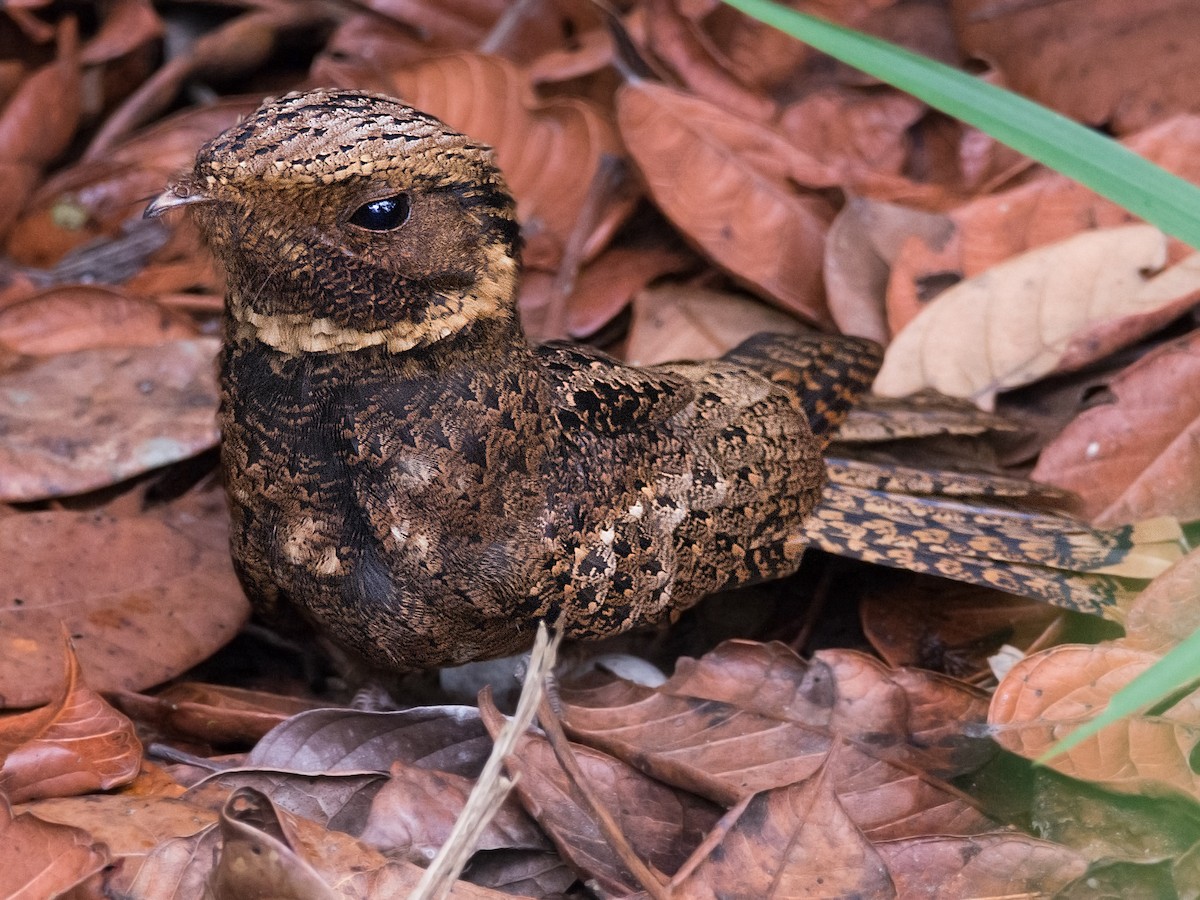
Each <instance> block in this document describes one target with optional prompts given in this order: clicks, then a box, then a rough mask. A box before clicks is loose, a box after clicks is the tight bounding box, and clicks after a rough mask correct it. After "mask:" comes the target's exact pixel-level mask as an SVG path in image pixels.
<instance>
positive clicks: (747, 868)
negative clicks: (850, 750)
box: [672, 751, 897, 900]
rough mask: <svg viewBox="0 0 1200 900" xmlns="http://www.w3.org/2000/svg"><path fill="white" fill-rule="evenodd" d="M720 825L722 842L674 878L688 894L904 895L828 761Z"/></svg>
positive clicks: (675, 884) (758, 797) (776, 898)
mask: <svg viewBox="0 0 1200 900" xmlns="http://www.w3.org/2000/svg"><path fill="white" fill-rule="evenodd" d="M835 752H836V751H835ZM719 828H720V830H721V831H724V834H723V835H722V837H721V841H720V843H719V844H716V846H715V847H712V848H711V851H710V853H709V854H707V855H706V856H705V857H704V858H702V859H701V860H700V861H699V863H698V864H697V865H696V866H695V868H694V869H690V871H687V872H686V874H685V875H684V877H682V878H679V877H678V876H677V878H676V880H675V881H674V882H673V883H672V886H673V887H675V888H676V889H677V890H678V891H679V893H680V894H681V895H682V896H686V897H697V898H700V897H706V898H707V897H712V898H718V897H733V896H741V897H763V898H774V900H783V898H800V897H863V898H868V897H869V898H887V897H894V896H897V895H896V892H895V890H894V889H893V886H892V880H891V878H890V877H889V876H888V871H887V866H886V865H885V863H884V861H883V859H881V858H880V856H879V854H878V853H877V852H876V851H875V850H874V848H873V847H872V846H871V844H870V842H869V841H868V840H867V839H866V838H865V837H864V836H863V834H862V832H861V831H859V830H858V828H856V827H855V825H854V822H853V821H851V819H850V817H849V816H848V815H846V811H845V810H844V809H842V805H841V803H840V802H839V800H838V796H837V793H836V792H835V790H834V786H833V777H832V776H831V775H830V772H829V768H828V767H827V766H824V765H823V766H821V767H820V768H819V769H818V770H817V771H816V773H815V774H814V775H813V776H812V777H811V778H809V779H808V780H807V781H805V782H804V783H802V784H797V785H792V786H791V787H786V788H778V789H776V790H773V791H766V792H764V793H761V794H758V795H756V796H754V797H752V798H750V799H749V801H748V802H747V803H746V804H745V805H744V806H743V807H739V808H737V809H735V810H734V811H733V812H731V813H730V815H729V816H728V817H726V819H724V820H722V822H721V825H720V826H719ZM706 844H707V842H706ZM706 849H707V847H706Z"/></svg>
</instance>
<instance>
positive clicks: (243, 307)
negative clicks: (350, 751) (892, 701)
mask: <svg viewBox="0 0 1200 900" xmlns="http://www.w3.org/2000/svg"><path fill="white" fill-rule="evenodd" d="M184 204H188V205H191V206H192V209H193V214H194V216H195V221H196V222H197V224H198V225H199V227H200V230H201V232H202V233H203V235H204V238H205V239H206V241H207V243H208V245H209V246H210V247H211V248H212V250H213V251H214V253H215V254H216V256H217V257H218V258H219V259H220V261H221V262H222V263H223V265H224V268H225V270H226V273H227V279H228V295H227V304H226V316H225V324H224V329H225V341H224V350H223V353H222V357H221V362H220V368H221V385H222V405H221V426H222V431H223V441H222V461H223V463H224V466H225V469H226V473H227V479H228V492H229V498H230V502H231V507H232V513H233V537H232V546H233V555H234V559H235V563H236V566H237V568H238V571H239V573H240V575H241V577H242V579H243V582H244V583H245V585H246V586H247V588H248V589H249V591H250V593H251V595H252V596H255V597H256V598H258V600H259V601H260V603H265V604H267V605H269V606H271V605H275V604H277V603H278V602H279V601H287V602H290V603H293V604H296V605H298V606H299V607H300V608H302V609H303V610H305V611H307V613H308V614H309V615H310V616H311V617H312V618H313V619H315V620H316V622H317V623H318V625H319V627H321V628H322V629H323V630H325V631H327V632H328V633H330V634H331V635H332V636H333V637H335V638H336V639H337V640H339V641H340V642H341V643H343V644H345V645H347V646H348V647H350V648H352V649H354V650H356V651H358V652H359V653H361V654H363V655H364V656H366V657H367V658H368V659H369V660H371V661H373V662H374V663H376V664H380V665H383V666H385V667H389V668H392V669H401V670H403V669H413V668H422V667H430V666H436V665H447V664H455V663H462V662H466V661H469V660H474V659H480V658H484V657H489V656H496V655H501V654H506V653H511V652H515V651H518V650H521V649H523V648H525V647H526V646H528V644H529V643H530V641H531V640H532V637H533V634H534V631H535V629H536V623H537V621H538V620H539V619H545V620H547V621H548V623H549V624H552V625H555V626H557V627H559V628H561V629H563V630H565V632H566V633H567V635H569V636H573V637H577V638H600V637H604V636H607V635H611V634H615V633H617V632H620V631H623V630H625V629H628V628H631V627H634V626H639V625H646V624H651V623H655V622H660V621H663V620H664V619H668V618H669V617H670V616H671V615H672V614H674V613H678V612H679V611H681V610H683V609H685V608H686V607H688V606H690V605H691V604H693V603H694V602H696V601H697V600H699V599H700V597H701V596H703V595H704V594H707V593H710V592H712V591H716V590H723V589H726V588H730V587H733V586H737V585H743V584H748V583H750V582H754V581H759V580H762V579H769V578H778V577H780V576H783V575H786V574H789V573H791V572H792V571H794V570H795V569H796V568H797V566H798V565H799V561H800V555H801V551H802V550H803V547H804V544H805V538H804V537H803V535H802V533H801V532H800V530H799V525H800V523H801V520H802V519H803V518H804V517H805V515H806V514H807V513H808V512H809V511H810V510H811V509H812V507H813V506H814V505H815V504H816V503H817V501H818V499H819V498H820V495H821V488H822V485H823V483H824V463H823V461H822V458H821V449H822V447H823V446H824V443H825V441H826V438H827V435H828V434H829V432H830V430H831V429H832V428H833V427H834V426H835V425H836V424H837V423H838V422H839V421H840V420H841V419H842V418H843V417H844V415H845V412H846V411H847V409H848V408H849V406H850V405H851V404H852V403H853V401H854V399H855V398H856V396H857V395H859V394H860V393H862V392H863V391H864V390H865V389H866V388H867V386H868V384H869V383H870V380H871V378H872V376H873V374H874V372H875V370H876V368H877V366H878V362H879V354H878V350H877V348H876V347H875V345H873V344H871V343H869V342H866V341H861V340H856V339H852V338H831V337H808V338H795V337H784V336H780V335H759V336H756V337H754V338H751V339H750V340H748V341H746V342H745V343H743V344H741V345H740V346H739V347H737V348H736V349H735V350H733V351H732V352H730V353H728V354H727V355H725V356H724V357H722V358H721V359H719V360H716V361H710V362H681V363H674V364H668V365H660V366H655V367H652V368H635V367H631V366H627V365H623V364H622V363H620V362H618V361H617V360H615V359H613V358H611V357H609V356H606V355H605V354H603V353H600V352H598V351H595V350H591V349H587V348H584V347H579V346H572V345H568V344H561V343H552V344H546V345H543V346H538V347H533V346H530V344H529V343H528V342H527V340H526V338H525V336H524V334H523V332H522V330H521V326H520V324H519V322H518V318H517V309H516V293H517V277H518V254H519V250H518V245H519V235H518V226H517V221H516V215H515V207H514V201H513V199H512V197H511V196H510V194H509V192H508V190H507V188H506V186H505V183H504V180H503V178H502V176H501V174H500V172H499V171H498V170H497V169H496V167H495V165H494V163H493V161H492V154H491V151H490V150H489V149H488V148H487V147H485V146H483V145H481V144H479V143H477V142H475V141H473V140H471V139H470V138H468V137H465V136H463V135H461V134H457V133H455V132H454V131H452V130H450V129H449V128H447V127H446V126H445V125H444V124H442V123H441V122H439V121H438V120H437V119H434V118H432V117H431V116H428V115H425V114H424V113H421V112H418V111H416V110H414V109H411V108H409V107H407V106H403V105H401V104H400V103H399V102H397V101H395V100H392V99H389V98H387V97H383V96H378V95H372V94H365V93H360V92H354V91H334V90H316V91H310V92H306V93H297V94H290V95H288V96H286V97H283V98H282V99H278V100H271V101H268V102H266V103H264V104H263V106H262V107H260V108H259V110H258V111H257V112H255V113H254V114H253V115H251V116H250V117H249V118H248V119H247V120H246V121H244V122H242V123H241V124H239V125H237V126H235V127H233V128H231V129H230V130H228V131H226V132H225V133H224V134H222V135H220V136H219V137H217V138H216V139H214V140H213V141H211V142H210V143H208V144H207V145H206V146H204V147H203V148H202V149H201V150H200V152H199V154H198V156H197V159H196V164H195V168H194V170H193V171H192V173H191V174H190V175H187V176H184V177H182V178H180V179H179V180H178V181H176V183H175V184H174V185H173V186H172V187H171V188H169V189H168V190H167V191H166V192H165V193H164V194H163V195H161V196H160V197H159V198H158V199H157V200H156V201H155V202H154V203H153V204H151V206H150V207H149V208H148V210H147V215H151V216H153V215H157V214H159V213H161V212H162V211H163V210H165V209H168V208H171V207H174V206H179V205H184Z"/></svg>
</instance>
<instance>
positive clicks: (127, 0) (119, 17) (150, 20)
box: [79, 0, 163, 66]
mask: <svg viewBox="0 0 1200 900" xmlns="http://www.w3.org/2000/svg"><path fill="white" fill-rule="evenodd" d="M103 15H104V20H103V21H102V22H101V24H100V28H99V30H98V31H97V32H96V33H95V34H94V35H92V37H91V38H90V39H89V40H88V41H87V42H86V43H85V44H84V45H83V50H82V51H81V52H80V54H79V57H80V62H81V63H82V64H83V65H84V66H98V65H101V64H102V63H107V62H111V61H112V60H115V59H119V58H120V57H122V56H125V55H126V54H128V53H132V52H133V51H134V50H136V49H138V48H139V47H141V46H143V45H145V44H148V43H150V42H151V41H153V40H156V39H157V38H159V37H161V36H162V33H163V22H162V19H160V18H159V17H158V13H156V12H155V11H154V7H152V6H151V5H150V3H149V0H116V2H114V3H112V4H110V5H108V8H107V9H106V10H103Z"/></svg>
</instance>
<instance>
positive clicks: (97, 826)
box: [23, 792, 217, 865]
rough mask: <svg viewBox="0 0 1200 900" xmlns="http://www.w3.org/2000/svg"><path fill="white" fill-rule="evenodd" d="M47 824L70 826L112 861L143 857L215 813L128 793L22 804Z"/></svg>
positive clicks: (194, 830) (205, 824)
mask: <svg viewBox="0 0 1200 900" xmlns="http://www.w3.org/2000/svg"><path fill="white" fill-rule="evenodd" d="M23 808H24V809H25V810H26V811H28V812H31V813H33V814H34V815H35V816H37V817H38V818H39V819H41V820H43V821H45V822H55V823H58V824H60V825H74V826H75V827H76V828H83V829H84V830H86V831H87V832H89V833H90V834H91V836H92V838H93V839H94V840H96V841H100V842H102V843H103V844H104V845H105V846H106V847H107V848H108V852H109V853H110V855H111V856H112V858H113V861H114V862H116V861H117V860H118V859H124V860H125V862H124V863H123V865H129V864H130V862H129V861H130V859H131V858H135V857H142V856H145V855H146V854H147V853H149V852H150V851H151V850H153V849H154V848H155V847H156V846H157V845H158V844H159V843H160V842H162V841H165V840H167V839H168V838H175V837H188V836H190V835H194V834H197V833H198V832H200V831H203V830H204V829H206V828H208V827H209V826H211V825H212V824H213V823H214V822H215V821H216V820H217V814H216V813H215V812H212V811H210V810H207V809H205V808H204V807H203V806H199V805H197V804H195V803H189V802H187V801H186V800H180V799H178V798H174V797H130V796H129V795H128V794H127V793H124V792H122V793H114V794H89V795H87V796H84V797H61V798H53V799H48V800H37V801H35V802H33V803H28V804H25V806H24V807H23Z"/></svg>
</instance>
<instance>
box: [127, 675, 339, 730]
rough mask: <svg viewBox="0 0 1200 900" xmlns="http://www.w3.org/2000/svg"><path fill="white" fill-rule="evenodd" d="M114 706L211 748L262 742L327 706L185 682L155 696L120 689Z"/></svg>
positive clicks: (296, 699) (258, 692)
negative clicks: (302, 715)
mask: <svg viewBox="0 0 1200 900" xmlns="http://www.w3.org/2000/svg"><path fill="white" fill-rule="evenodd" d="M112 699H113V702H114V703H116V705H117V706H118V707H119V708H120V709H121V710H122V711H123V712H125V713H126V714H127V715H129V716H132V717H133V718H135V719H137V720H138V721H139V722H150V723H153V724H154V725H155V726H156V727H158V728H161V729H163V730H165V731H168V732H170V733H171V734H174V735H179V736H182V737H186V738H191V739H193V740H196V741H204V742H206V743H210V744H218V745H219V744H239V743H240V744H248V743H253V742H255V741H257V740H258V739H259V738H261V737H262V736H263V735H265V734H266V733H267V732H268V731H270V730H271V729H272V728H274V727H275V726H276V725H278V724H280V723H281V722H283V721H284V720H286V719H287V718H288V717H289V716H293V715H295V714H296V713H299V712H303V711H304V710H308V709H315V708H317V707H318V706H320V705H322V704H318V703H315V702H312V701H307V700H304V699H303V698H300V697H289V696H284V695H281V694H268V693H266V692H263V691H251V690H246V689H245V688H236V687H228V686H226V685H216V684H200V683H198V682H191V681H189V682H183V683H182V684H174V685H171V687H169V688H167V689H166V690H165V691H162V692H161V693H158V694H156V695H154V696H153V697H150V696H147V695H145V694H136V693H133V692H131V691H115V692H114V696H113V698H112Z"/></svg>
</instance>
